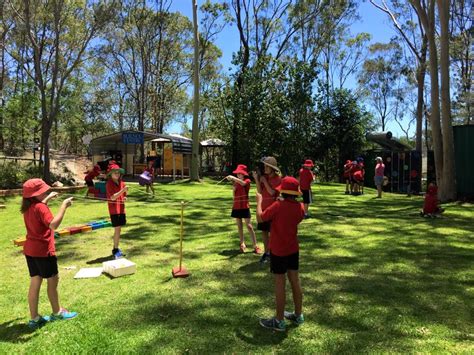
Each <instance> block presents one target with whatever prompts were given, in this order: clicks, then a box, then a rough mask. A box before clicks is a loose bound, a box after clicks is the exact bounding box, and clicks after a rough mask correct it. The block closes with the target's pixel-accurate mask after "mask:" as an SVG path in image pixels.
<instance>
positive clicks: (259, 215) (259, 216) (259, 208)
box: [255, 192, 263, 223]
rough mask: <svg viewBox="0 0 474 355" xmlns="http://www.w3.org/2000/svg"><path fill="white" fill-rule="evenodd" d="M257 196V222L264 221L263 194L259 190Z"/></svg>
mask: <svg viewBox="0 0 474 355" xmlns="http://www.w3.org/2000/svg"><path fill="white" fill-rule="evenodd" d="M255 197H256V198H257V222H258V223H262V222H263V221H262V195H261V194H260V193H258V192H257V193H256V194H255Z"/></svg>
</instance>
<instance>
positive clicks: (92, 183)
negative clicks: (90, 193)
mask: <svg viewBox="0 0 474 355" xmlns="http://www.w3.org/2000/svg"><path fill="white" fill-rule="evenodd" d="M86 185H87V186H88V187H94V181H92V180H86Z"/></svg>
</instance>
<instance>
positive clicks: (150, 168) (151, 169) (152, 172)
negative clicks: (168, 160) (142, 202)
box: [144, 160, 155, 196]
mask: <svg viewBox="0 0 474 355" xmlns="http://www.w3.org/2000/svg"><path fill="white" fill-rule="evenodd" d="M154 163H155V162H154V161H153V160H150V161H149V162H148V166H147V167H146V168H145V170H144V171H146V172H147V173H148V174H150V176H151V182H150V183H149V184H147V185H146V193H149V190H151V193H152V194H153V196H155V189H154V188H153V180H154V179H155V168H154V167H153V164H154Z"/></svg>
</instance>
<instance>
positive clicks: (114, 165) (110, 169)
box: [107, 163, 125, 176]
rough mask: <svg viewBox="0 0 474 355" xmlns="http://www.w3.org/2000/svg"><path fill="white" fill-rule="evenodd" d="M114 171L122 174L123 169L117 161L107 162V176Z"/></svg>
mask: <svg viewBox="0 0 474 355" xmlns="http://www.w3.org/2000/svg"><path fill="white" fill-rule="evenodd" d="M114 171H118V172H119V173H120V174H122V175H123V174H124V173H125V170H123V169H122V168H121V167H120V166H119V165H118V164H117V163H112V164H109V166H108V167H107V176H110V174H111V173H113V172H114Z"/></svg>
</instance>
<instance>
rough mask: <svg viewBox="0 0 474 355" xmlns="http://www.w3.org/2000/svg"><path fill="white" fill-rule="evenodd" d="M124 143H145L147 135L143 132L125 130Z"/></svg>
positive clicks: (123, 134)
mask: <svg viewBox="0 0 474 355" xmlns="http://www.w3.org/2000/svg"><path fill="white" fill-rule="evenodd" d="M122 143H123V144H143V143H145V137H144V135H143V132H123V133H122Z"/></svg>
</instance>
